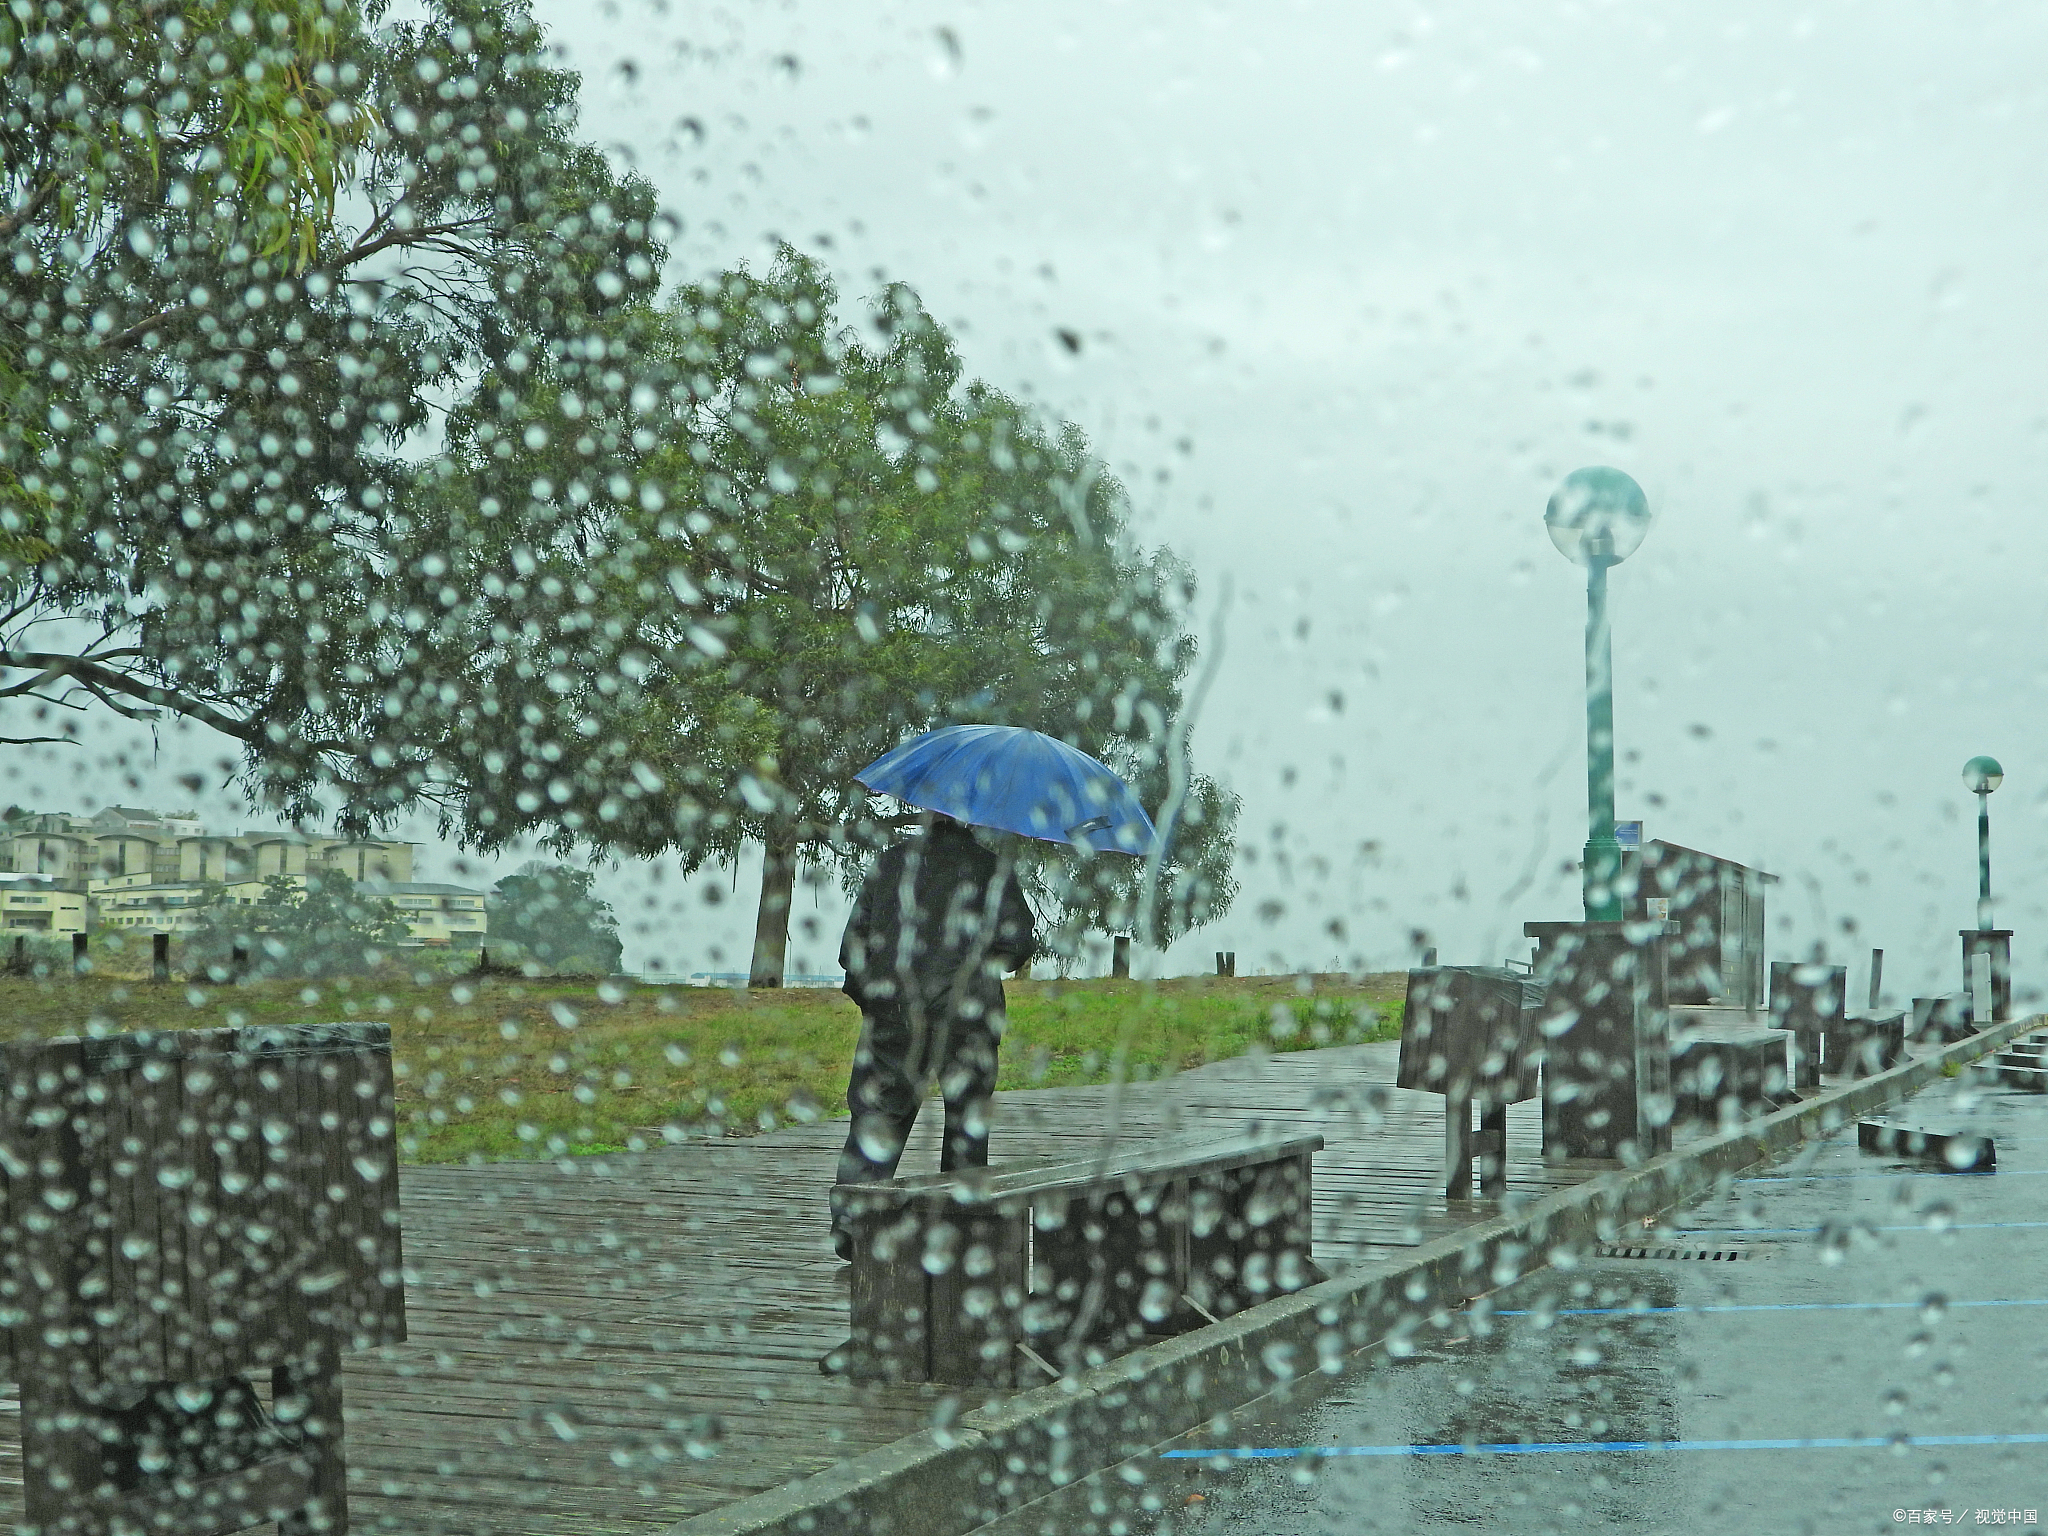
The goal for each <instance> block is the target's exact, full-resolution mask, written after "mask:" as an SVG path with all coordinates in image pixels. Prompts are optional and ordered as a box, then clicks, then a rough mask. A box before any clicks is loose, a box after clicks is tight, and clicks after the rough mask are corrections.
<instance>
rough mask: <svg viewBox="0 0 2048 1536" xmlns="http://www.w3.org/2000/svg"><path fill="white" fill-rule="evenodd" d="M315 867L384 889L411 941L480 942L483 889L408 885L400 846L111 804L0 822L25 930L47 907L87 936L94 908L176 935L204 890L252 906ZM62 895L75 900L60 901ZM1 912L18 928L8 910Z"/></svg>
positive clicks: (3, 874)
mask: <svg viewBox="0 0 2048 1536" xmlns="http://www.w3.org/2000/svg"><path fill="white" fill-rule="evenodd" d="M315 873H320V874H328V873H332V874H339V875H346V876H347V877H348V878H349V879H351V880H355V881H359V882H361V883H362V884H363V885H364V886H365V887H366V894H376V895H382V896H386V897H387V898H388V899H389V900H391V901H392V902H394V903H395V904H396V905H397V906H398V907H399V909H400V910H401V911H402V912H403V913H404V914H405V918H406V926H407V929H408V930H409V931H410V933H411V936H412V939H413V942H415V943H419V944H436V945H439V944H466V943H472V942H477V941H480V940H481V938H482V935H483V931H484V893H483V892H482V891H473V890H469V889H467V888H465V887H462V886H454V885H415V884H413V883H412V875H413V845H412V844H411V843H407V842H397V841H391V840H387V839H379V838H344V837H321V836H317V835H313V834H309V833H303V832H242V833H235V834H229V833H209V832H208V831H207V830H206V828H205V826H204V825H203V824H202V823H201V822H200V821H199V819H198V818H197V817H195V816H191V815H187V814H181V813H177V812H170V813H166V812H160V811H153V810H148V809H145V808H143V807H140V806H132V805H110V806H108V807H106V808H105V809H104V810H102V811H100V812H99V813H98V814H97V815H95V816H92V817H90V818H87V817H83V816H74V815H71V814H69V813H68V812H61V811H16V812H15V813H13V814H12V815H10V816H9V817H8V818H7V819H6V820H5V821H0V883H4V882H6V881H7V879H8V877H10V876H12V877H16V878H17V880H19V879H20V877H29V878H30V879H31V881H32V882H33V884H32V885H24V887H23V890H22V892H21V905H20V907H19V916H20V917H21V918H22V922H21V923H20V924H19V925H18V926H21V927H39V926H42V925H38V924H35V923H34V922H33V921H32V919H34V918H35V917H36V916H38V915H42V914H45V913H46V914H47V915H48V916H49V917H50V918H51V920H52V922H53V923H61V922H66V921H72V920H73V919H72V917H71V914H73V913H74V912H75V924H76V926H74V927H69V928H67V927H63V926H56V927H54V928H53V930H52V931H55V932H59V933H65V932H83V931H84V928H85V924H86V919H87V917H88V915H89V913H96V915H97V918H98V921H99V922H100V924H101V925H103V926H105V927H108V928H113V929H118V930H120V931H122V932H133V933H177V932H180V931H184V930H189V929H190V928H192V927H193V926H194V925H195V924H196V923H197V922H198V920H199V909H200V907H201V906H202V904H203V903H204V902H205V901H206V900H208V899H209V898H210V897H211V896H212V895H213V894H214V892H213V890H211V889H209V888H219V889H220V890H222V891H224V892H225V894H226V896H227V899H228V900H230V901H233V902H236V903H238V904H241V905H254V904H255V903H256V902H259V901H261V900H262V899H263V896H264V894H265V893H266V891H267V890H268V887H267V886H266V885H265V883H264V882H265V881H267V880H270V879H272V878H274V877H276V876H279V875H282V876H283V877H284V878H285V879H287V880H290V881H292V882H293V883H294V884H298V885H303V884H304V883H305V882H306V880H307V878H308V877H309V876H310V875H313V874H315ZM8 889H9V890H10V891H11V890H12V887H11V886H9V887H8ZM60 893H61V894H63V895H65V896H66V897H75V898H76V900H75V901H72V900H67V901H64V902H58V901H56V900H55V899H54V898H55V896H56V895H58V894H60ZM9 900H10V902H11V901H12V897H11V896H10V898H9ZM88 903H89V905H88ZM0 911H4V912H5V914H6V916H5V919H4V920H5V921H6V922H7V923H8V925H9V926H17V925H16V924H15V923H14V918H15V916H16V915H17V909H16V907H15V906H13V905H7V906H5V907H0ZM472 934H474V935H475V938H474V939H472V938H471V935H472Z"/></svg>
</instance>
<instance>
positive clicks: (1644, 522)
mask: <svg viewBox="0 0 2048 1536" xmlns="http://www.w3.org/2000/svg"><path fill="white" fill-rule="evenodd" d="M1543 527H1544V530H1545V531H1546V532H1547V533H1548V534H1549V535H1550V542H1551V543H1553V544H1555V545H1556V546H1557V551H1558V553H1559V554H1561V555H1563V556H1564V557H1565V558H1566V559H1567V560H1576V561H1577V562H1578V563H1579V564H1580V565H1583V566H1584V567H1585V568H1586V851H1585V856H1584V860H1583V862H1582V864H1581V869H1582V871H1583V873H1584V877H1585V896H1586V921H1587V922H1589V923H1616V922H1620V921H1621V893H1620V891H1619V890H1617V889H1616V886H1617V884H1618V881H1619V877H1620V874H1621V844H1620V843H1618V842H1617V841H1616V840H1615V837H1614V645H1613V636H1612V634H1611V632H1610V630H1609V627H1608V622H1607V571H1608V568H1609V567H1610V566H1616V565H1619V564H1621V562H1622V561H1624V560H1626V559H1627V558H1628V557H1629V556H1630V555H1632V554H1634V553H1635V552H1636V548H1637V546H1638V545H1640V544H1641V543H1642V542H1643V535H1644V534H1645V533H1647V532H1648V531H1649V527H1650V503H1649V500H1648V498H1647V497H1645V496H1644V495H1643V488H1642V487H1641V486H1639V485H1637V484H1636V483H1635V481H1633V480H1631V479H1630V478H1629V477H1628V476H1627V475H1625V474H1623V473H1622V472H1621V471H1620V470H1618V469H1608V468H1606V467H1605V466H1604V465H1594V466H1591V467H1589V468H1586V469H1575V470H1573V471H1572V472H1571V473H1570V474H1569V475H1567V476H1565V478H1564V483H1563V484H1562V485H1560V486H1559V487H1558V488H1557V492H1556V494H1555V495H1553V496H1552V497H1551V498H1550V505H1549V506H1548V507H1546V508H1545V509H1544V512H1543Z"/></svg>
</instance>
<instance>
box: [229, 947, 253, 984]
mask: <svg viewBox="0 0 2048 1536" xmlns="http://www.w3.org/2000/svg"><path fill="white" fill-rule="evenodd" d="M248 969H249V951H248V950H247V948H245V947H244V946H242V945H240V944H237V945H235V946H234V947H233V948H232V949H230V950H229V951H228V974H229V976H231V977H232V978H233V979H234V980H236V981H240V980H241V979H242V977H243V975H244V974H245V973H246V972H247V971H248Z"/></svg>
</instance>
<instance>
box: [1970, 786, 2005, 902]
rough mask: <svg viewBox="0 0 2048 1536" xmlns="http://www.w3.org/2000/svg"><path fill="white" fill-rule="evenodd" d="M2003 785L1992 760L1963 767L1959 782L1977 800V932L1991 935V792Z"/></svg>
mask: <svg viewBox="0 0 2048 1536" xmlns="http://www.w3.org/2000/svg"><path fill="white" fill-rule="evenodd" d="M2004 782H2005V770H2004V769H2003V768H2001V767H1999V766H1998V759H1997V758H1995V757H1973V758H1971V759H1970V760H1969V761H1968V762H1967V763H1965V764H1963V783H1965V784H1966V785H1968V786H1969V789H1970V793H1971V794H1973V795H1975V796H1976V797H1977V931H1978V932H1979V933H1989V932H1991V791H1993V790H1994V789H1996V788H1998V786H1999V785H2001V784H2003V783H2004Z"/></svg>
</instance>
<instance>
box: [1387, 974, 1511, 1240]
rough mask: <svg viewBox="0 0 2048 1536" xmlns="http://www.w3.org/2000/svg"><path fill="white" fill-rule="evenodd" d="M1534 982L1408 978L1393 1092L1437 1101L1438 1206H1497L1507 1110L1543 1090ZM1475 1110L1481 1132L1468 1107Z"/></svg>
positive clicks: (1503, 1183)
mask: <svg viewBox="0 0 2048 1536" xmlns="http://www.w3.org/2000/svg"><path fill="white" fill-rule="evenodd" d="M1543 997H1544V988H1543V985H1542V983H1540V982H1538V981H1535V980H1534V979H1533V978H1531V977H1527V976H1523V975H1521V974H1519V973H1517V972H1515V971H1510V970H1506V969H1502V968H1494V967H1491V966H1477V965H1443V966H1427V967H1422V968H1419V969H1416V970H1412V971H1410V972H1409V973H1408V998H1407V1006H1406V1007H1405V1008H1404V1009H1403V1010H1402V1013H1401V1059H1400V1065H1399V1067H1398V1068H1397V1069H1396V1072H1395V1077H1394V1085H1395V1086H1396V1087H1397V1088H1414V1089H1421V1090H1423V1091H1425V1092H1429V1093H1440V1094H1442V1095H1443V1096H1444V1198H1445V1199H1447V1200H1464V1199H1468V1198H1470V1196H1471V1194H1472V1159H1473V1157H1474V1156H1477V1157H1478V1159H1479V1192H1480V1193H1481V1194H1482V1195H1486V1196H1489V1197H1496V1198H1497V1197H1498V1196H1500V1195H1503V1194H1505V1193H1506V1192H1507V1184H1508V1164H1507V1157H1508V1106H1509V1105H1510V1104H1518V1103H1520V1102H1521V1101H1522V1100H1524V1099H1533V1098H1535V1097H1536V1095H1537V1094H1538V1093H1540V1092H1541V1091H1542V1081H1541V1077H1540V1075H1539V1073H1540V1067H1541V1063H1542V1058H1543V1050H1542V1041H1541V1037H1540V1036H1539V1035H1538V1033H1537V1029H1536V1020H1537V1016H1538V1014H1539V1012H1540V1010H1541V1007H1542V1003H1543ZM1475 1099H1477V1100H1478V1101H1479V1132H1478V1134H1477V1135H1476V1136H1475V1135H1474V1134H1473V1131H1472V1102H1473V1100H1475Z"/></svg>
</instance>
